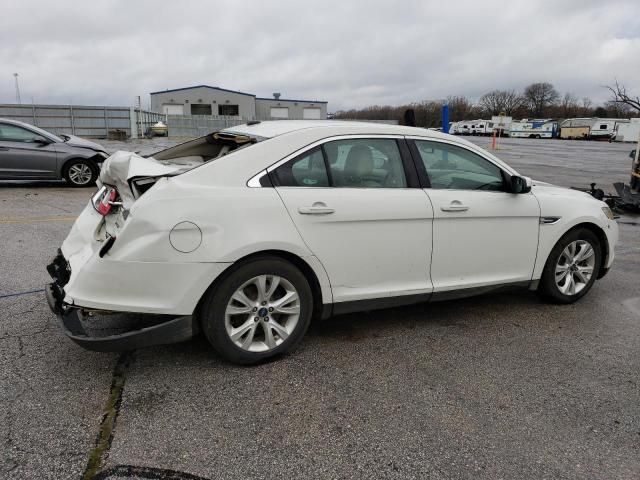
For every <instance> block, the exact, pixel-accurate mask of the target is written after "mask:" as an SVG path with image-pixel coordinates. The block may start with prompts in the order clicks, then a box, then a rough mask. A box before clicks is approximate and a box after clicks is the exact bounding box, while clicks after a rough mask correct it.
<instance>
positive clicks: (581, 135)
mask: <svg viewBox="0 0 640 480" xmlns="http://www.w3.org/2000/svg"><path fill="white" fill-rule="evenodd" d="M590 133H591V127H587V126H584V127H560V138H562V139H563V140H587V139H588V138H589V135H590Z"/></svg>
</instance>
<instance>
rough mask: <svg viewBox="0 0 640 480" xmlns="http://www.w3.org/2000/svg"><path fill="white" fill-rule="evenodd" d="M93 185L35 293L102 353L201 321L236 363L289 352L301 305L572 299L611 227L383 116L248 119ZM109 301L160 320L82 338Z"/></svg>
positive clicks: (321, 309)
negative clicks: (534, 295)
mask: <svg viewBox="0 0 640 480" xmlns="http://www.w3.org/2000/svg"><path fill="white" fill-rule="evenodd" d="M98 184H99V186H100V189H99V190H98V191H97V192H96V194H95V195H94V196H93V198H92V200H91V202H89V204H88V205H87V207H86V208H85V210H84V211H83V212H82V214H81V215H80V217H79V218H78V219H77V220H76V222H75V224H74V226H73V228H72V230H71V232H70V233H69V236H68V237H67V239H66V240H65V241H64V243H63V245H62V248H61V249H60V251H59V252H58V255H57V257H56V258H55V259H54V260H53V262H52V263H51V264H50V265H49V266H48V270H49V273H50V274H51V276H52V277H53V278H54V282H53V283H51V284H50V285H48V288H47V299H48V302H49V305H50V306H51V308H52V310H53V311H54V312H55V313H56V314H57V315H58V316H59V318H60V319H61V321H62V325H63V329H64V331H65V333H66V334H67V335H68V336H69V337H70V338H71V339H72V340H74V341H75V342H77V343H78V344H80V345H82V346H84V347H85V348H89V349H94V350H101V351H106V350H122V349H130V348H137V347H140V346H145V345H153V344H159V343H170V342H176V341H181V340H185V339H187V338H190V337H192V336H193V335H194V334H195V333H197V332H198V331H202V332H204V334H205V335H206V337H207V339H208V340H209V341H210V342H211V344H212V345H213V347H214V348H215V350H216V351H217V352H219V353H220V354H221V355H222V356H223V357H224V358H226V359H227V360H229V361H232V362H236V363H242V364H249V363H255V362H259V361H262V360H264V359H266V358H269V357H272V356H274V355H277V354H281V353H283V352H285V351H288V350H290V349H291V348H293V347H294V346H295V345H296V344H298V343H299V342H300V340H301V339H302V337H303V335H304V334H305V332H306V330H307V328H308V326H309V323H310V321H311V319H312V317H318V318H326V317H328V316H330V315H334V314H339V313H345V312H353V311H360V310H371V309H375V308H384V307H387V306H397V305H404V304H410V303H416V302H423V301H429V300H439V299H452V298H459V297H463V296H468V295H473V294H477V293H481V292H487V291H490V290H493V289H497V288H501V287H504V286H522V287H526V288H529V289H532V290H537V291H538V292H539V293H540V294H541V296H542V297H543V298H545V299H548V300H550V301H553V302H557V303H572V302H575V301H576V300H578V299H579V298H580V297H582V296H583V295H585V294H586V293H587V292H588V291H589V290H590V289H591V287H592V286H593V284H594V282H595V280H596V279H598V278H601V277H602V276H603V275H605V273H606V272H607V271H608V270H609V268H610V267H611V264H612V262H613V257H614V246H615V245H616V242H617V237H618V228H617V224H616V222H615V220H614V217H613V215H612V213H611V211H610V210H609V208H608V207H607V205H606V204H604V203H603V202H601V201H598V200H595V199H594V198H592V197H591V196H589V195H587V194H585V193H582V192H578V191H574V190H568V189H564V188H559V187H555V186H552V185H549V184H543V183H538V182H532V181H531V180H530V179H528V178H526V177H523V176H521V175H519V174H518V173H517V172H516V171H515V170H514V169H513V168H511V167H509V166H508V165H506V164H505V163H503V162H502V161H500V160H499V159H497V158H496V157H494V156H493V155H491V154H490V153H488V152H486V151H485V150H483V149H481V148H479V147H477V146H475V145H473V144H471V143H469V142H467V141H465V140H462V139H460V138H458V137H453V136H450V135H446V134H442V133H438V132H434V131H430V130H425V129H420V128H412V127H403V126H394V125H380V124H371V123H351V122H339V121H324V122H311V121H278V122H262V123H261V122H249V123H247V124H246V125H241V126H236V127H232V128H230V129H227V130H223V131H221V132H217V133H213V134H210V135H207V136H206V137H202V138H200V139H196V140H193V141H190V142H187V143H184V144H180V145H177V146H175V147H172V148H170V149H168V150H165V151H163V152H160V153H158V154H156V155H154V157H153V158H143V157H140V156H138V155H136V154H133V153H127V152H118V153H116V154H114V155H112V156H111V157H110V158H109V159H107V161H105V164H104V166H103V168H102V172H101V174H100V179H99V182H98ZM108 312H136V313H142V314H159V316H158V317H154V318H157V319H159V320H158V321H156V322H155V323H154V324H153V325H152V326H147V327H145V328H141V329H138V330H133V331H128V332H125V333H123V334H119V335H112V336H108V337H94V336H91V335H89V334H88V333H87V331H86V330H87V329H86V323H85V320H86V317H87V316H89V315H93V314H95V313H100V314H103V313H108Z"/></svg>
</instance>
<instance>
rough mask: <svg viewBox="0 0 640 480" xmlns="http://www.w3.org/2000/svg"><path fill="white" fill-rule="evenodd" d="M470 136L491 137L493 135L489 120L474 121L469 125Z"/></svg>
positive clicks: (491, 124)
mask: <svg viewBox="0 0 640 480" xmlns="http://www.w3.org/2000/svg"><path fill="white" fill-rule="evenodd" d="M470 133H471V135H491V134H492V133H493V122H492V121H491V120H475V121H474V122H473V123H472V124H471V129H470Z"/></svg>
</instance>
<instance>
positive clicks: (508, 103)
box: [479, 90, 524, 116]
mask: <svg viewBox="0 0 640 480" xmlns="http://www.w3.org/2000/svg"><path fill="white" fill-rule="evenodd" d="M523 102H524V99H523V98H522V96H520V95H519V94H518V93H517V92H516V91H515V90H492V91H491V92H488V93H485V94H484V95H482V97H480V100H479V103H480V105H481V106H482V108H483V109H484V110H485V111H486V112H487V113H489V114H490V115H498V114H500V113H503V112H504V113H506V114H507V115H509V116H511V115H512V114H513V112H514V111H515V110H516V109H517V108H518V107H520V106H521V105H522V103H523Z"/></svg>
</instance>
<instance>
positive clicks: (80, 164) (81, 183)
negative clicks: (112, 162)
mask: <svg viewBox="0 0 640 480" xmlns="http://www.w3.org/2000/svg"><path fill="white" fill-rule="evenodd" d="M62 176H63V177H64V179H65V180H66V181H67V183H68V184H69V185H71V186H72V187H88V186H90V185H93V184H94V183H95V181H96V179H97V178H98V172H97V169H96V167H95V166H94V165H93V164H92V163H91V162H89V161H87V160H80V159H78V160H70V161H69V162H67V163H66V164H65V166H64V170H63V172H62Z"/></svg>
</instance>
